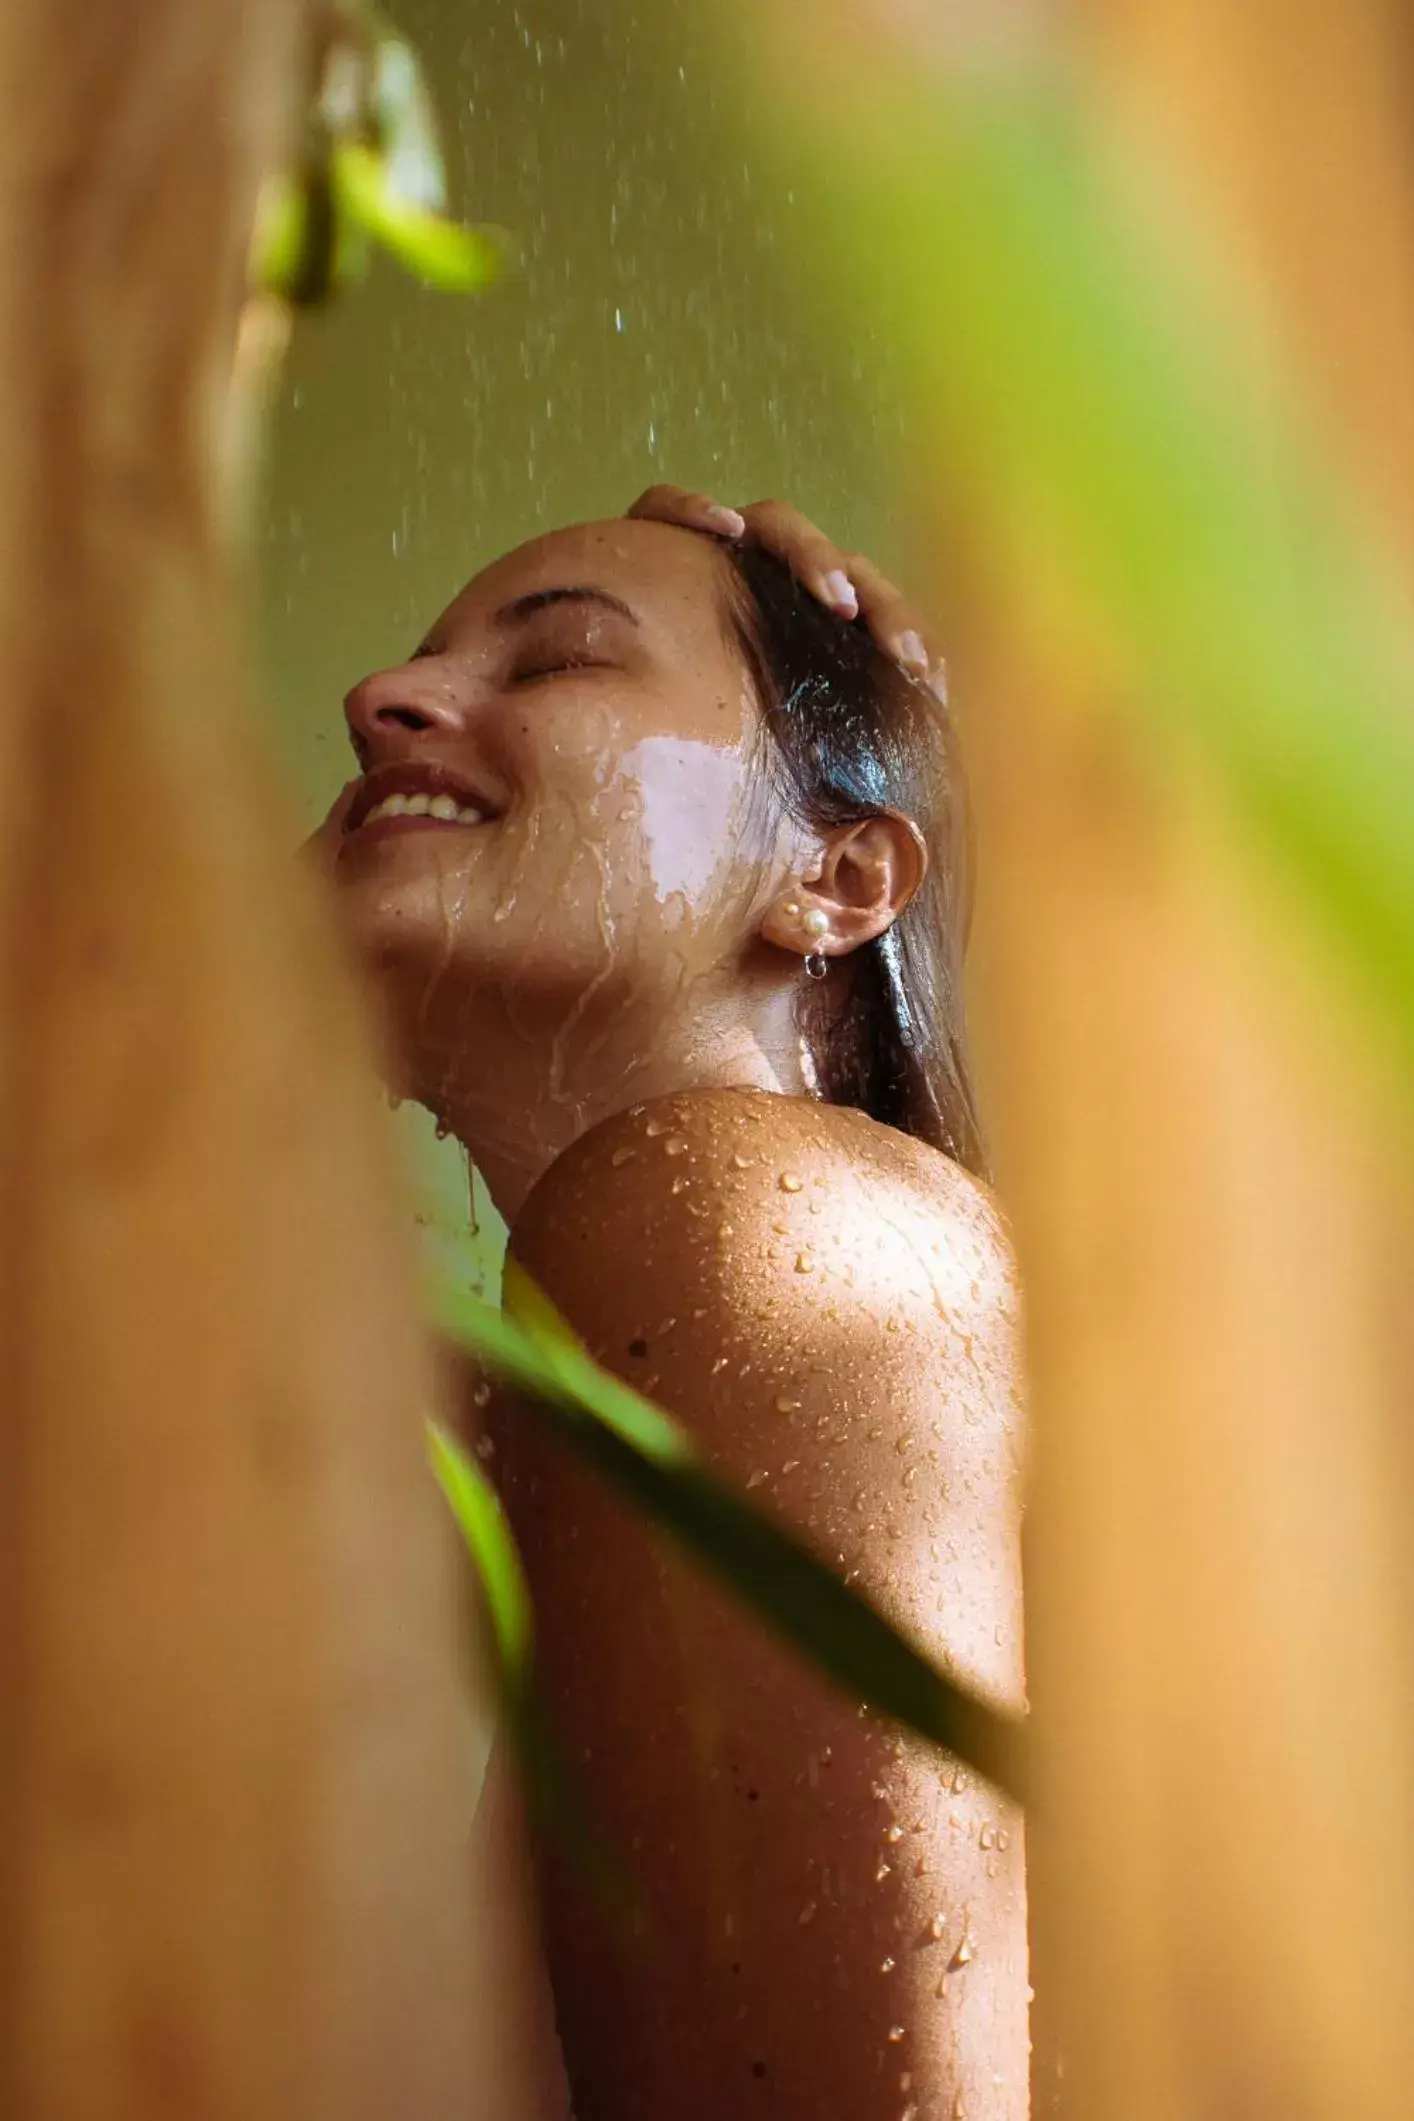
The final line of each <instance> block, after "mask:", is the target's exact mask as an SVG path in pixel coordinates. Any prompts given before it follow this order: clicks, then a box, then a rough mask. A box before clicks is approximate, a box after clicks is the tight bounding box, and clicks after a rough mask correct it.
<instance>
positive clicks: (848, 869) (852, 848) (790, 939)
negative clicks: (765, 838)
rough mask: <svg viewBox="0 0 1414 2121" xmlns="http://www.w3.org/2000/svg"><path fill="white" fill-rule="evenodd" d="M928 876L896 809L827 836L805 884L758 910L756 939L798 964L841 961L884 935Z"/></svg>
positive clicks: (916, 837)
mask: <svg viewBox="0 0 1414 2121" xmlns="http://www.w3.org/2000/svg"><path fill="white" fill-rule="evenodd" d="M927 873H928V849H927V846H926V844H925V842H924V839H923V835H922V833H921V832H920V831H919V829H918V827H917V826H916V825H915V824H914V822H913V820H912V818H907V817H904V816H903V815H902V813H901V812H900V811H897V810H885V811H881V812H880V813H879V815H878V816H876V817H866V818H859V819H856V821H855V822H854V823H853V824H851V825H838V826H836V828H835V829H834V831H833V832H830V833H827V834H826V836H825V839H824V841H823V843H822V845H821V849H820V855H819V860H818V864H817V866H816V867H815V868H813V869H812V871H811V873H810V876H809V878H808V879H802V881H801V882H800V883H797V884H788V885H786V886H785V887H784V888H783V889H782V890H781V891H780V892H778V894H777V895H776V897H775V898H774V899H773V900H772V901H771V904H770V905H769V906H768V907H767V909H766V914H765V918H764V919H763V920H762V923H761V934H762V936H763V937H764V939H765V940H766V941H767V942H768V943H774V944H775V945H776V946H777V948H778V949H781V950H794V951H796V952H798V953H799V954H800V955H801V956H802V957H803V956H807V955H808V954H809V953H810V952H811V951H813V950H818V951H819V952H820V955H821V956H822V957H844V956H846V955H847V954H848V953H849V952H850V951H851V950H858V949H859V947H860V945H861V944H862V943H871V942H873V940H874V938H875V936H876V935H882V934H883V933H884V930H885V929H886V928H891V927H892V926H893V924H894V922H895V921H896V920H897V919H898V917H899V915H900V914H901V913H902V912H903V909H904V907H905V906H906V905H907V904H908V902H909V900H910V899H911V898H912V897H913V896H914V893H915V892H916V891H917V889H918V887H919V885H920V884H921V883H922V881H923V879H924V877H925V876H926V875H927Z"/></svg>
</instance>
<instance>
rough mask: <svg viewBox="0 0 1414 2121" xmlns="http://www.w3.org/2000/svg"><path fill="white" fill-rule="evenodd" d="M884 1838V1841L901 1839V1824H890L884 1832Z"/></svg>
mask: <svg viewBox="0 0 1414 2121" xmlns="http://www.w3.org/2000/svg"><path fill="white" fill-rule="evenodd" d="M884 1839H885V1841H902V1839H903V1828H902V1827H901V1826H891V1827H890V1828H889V1830H888V1832H887V1833H886V1834H885V1836H884Z"/></svg>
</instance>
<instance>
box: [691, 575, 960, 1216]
mask: <svg viewBox="0 0 1414 2121" xmlns="http://www.w3.org/2000/svg"><path fill="white" fill-rule="evenodd" d="M723 549H724V551H725V552H726V554H727V557H728V559H729V561H730V564H731V569H732V573H731V576H730V578H729V589H728V618H729V623H730V625H731V628H732V631H733V633H734V635H735V637H736V639H737V641H738V643H739V645H740V648H741V652H742V655H743V656H744V658H745V660H746V664H747V668H748V670H749V671H750V673H751V676H752V678H753V680H754V682H755V685H756V689H757V692H758V694H759V697H760V701H761V710H762V717H763V725H764V737H765V763H766V770H767V772H768V773H769V775H770V777H771V781H772V784H773V786H774V789H775V791H776V793H777V795H778V797H779V799H780V800H781V802H782V803H783V804H784V805H785V807H786V809H787V810H788V812H789V813H790V814H791V815H792V816H793V817H795V818H796V819H798V820H799V822H800V823H801V824H803V825H805V826H807V827H809V828H811V829H813V830H815V831H819V832H828V831H830V830H832V829H833V828H834V827H836V826H839V825H843V824H850V823H853V822H855V821H856V820H858V819H860V818H866V817H877V816H878V815H879V814H880V813H881V812H883V811H887V810H895V811H900V812H901V813H902V814H903V815H904V816H905V817H908V818H911V819H912V820H913V822H914V824H916V825H917V826H918V828H919V830H920V831H921V833H922V834H923V838H924V840H925V842H926V844H927V848H928V856H929V860H928V873H927V875H926V876H925V878H924V880H923V883H922V885H921V886H920V888H919V890H918V892H917V894H916V896H915V897H914V898H913V900H912V901H911V903H910V904H909V905H908V906H907V907H906V908H905V910H904V911H903V913H901V914H900V916H899V918H898V919H897V920H896V921H895V922H894V924H893V926H892V927H891V928H890V929H889V930H888V931H887V932H886V933H885V934H883V935H881V936H878V937H877V938H876V939H875V940H874V941H873V942H870V943H865V944H864V945H862V946H861V947H860V948H859V949H858V950H856V951H853V952H851V953H850V955H849V956H848V957H846V958H843V959H838V960H836V964H837V965H838V966H839V967H840V968H841V969H840V970H838V971H836V972H834V973H833V974H832V976H831V977H830V978H829V979H825V980H820V981H819V982H814V981H808V980H803V981H802V982H801V988H800V1002H799V1009H800V1025H801V1032H802V1035H803V1036H804V1038H805V1040H806V1043H807V1046H808V1048H809V1051H810V1054H811V1058H812V1060H813V1062H814V1065H815V1071H816V1074H817V1076H818V1078H819V1085H820V1090H821V1093H822V1095H823V1096H825V1097H826V1098H828V1099H829V1101H830V1102H831V1103H832V1104H837V1105H854V1106H857V1107H858V1108H859V1110H861V1111H863V1112H867V1113H869V1114H870V1116H871V1117H872V1118H874V1119H877V1120H881V1121H882V1122H883V1123H884V1124H885V1125H886V1126H890V1127H897V1128H899V1129H900V1131H901V1132H903V1133H904V1134H913V1135H916V1136H917V1137H918V1138H919V1139H920V1140H921V1141H926V1142H931V1143H932V1145H933V1146H934V1148H937V1149H941V1150H943V1151H944V1152H945V1154H947V1155H948V1156H950V1157H952V1158H953V1159H954V1160H955V1161H956V1162H957V1163H959V1164H961V1165H962V1166H963V1168H964V1169H965V1170H968V1171H971V1172H973V1173H974V1174H976V1175H977V1176H978V1177H985V1176H986V1161H987V1160H986V1152H985V1149H984V1147H983V1142H982V1134H981V1128H980V1125H979V1123H978V1117H977V1105H976V1098H975V1094H974V1090H973V1084H972V1070H971V1065H970V1062H969V1059H968V1051H967V1033H966V1024H965V1021H964V1005H963V991H962V960H963V953H964V949H965V947H966V940H967V926H968V917H969V913H970V904H971V895H970V870H971V860H970V849H971V834H970V823H969V818H968V813H967V800H966V794H965V790H964V787H963V781H962V774H961V768H960V763H959V757H958V746H957V737H956V732H955V730H954V728H953V725H952V720H951V717H950V715H949V714H948V712H947V709H946V708H945V707H944V706H943V705H942V703H941V702H940V701H939V699H938V698H937V697H936V695H935V694H934V693H933V692H932V691H931V690H930V689H929V688H928V687H927V686H926V685H923V684H920V683H918V682H916V681H915V680H914V679H912V678H910V677H908V676H907V675H906V674H905V673H904V672H903V671H902V670H901V669H900V668H899V667H898V666H897V665H896V664H895V663H894V662H892V661H891V660H890V658H889V657H888V656H886V655H885V654H884V653H883V652H882V651H881V650H880V649H879V648H877V647H876V646H875V645H874V642H873V640H872V639H871V637H870V635H869V633H868V631H867V629H866V628H865V626H864V624H863V622H862V621H856V622H855V623H854V624H853V625H850V624H848V623H847V622H845V621H844V620H842V619H839V618H836V617H835V616H834V615H833V614H832V613H831V612H829V611H827V610H826V609H825V608H824V606H823V605H822V604H820V603H819V602H818V601H817V599H816V598H815V597H813V596H812V595H811V594H810V592H809V591H808V590H805V589H803V588H801V586H800V585H799V583H797V582H796V581H795V579H794V577H793V576H792V575H791V573H790V571H789V569H788V568H786V567H785V566H783V565H782V563H781V562H780V561H779V560H776V559H774V558H773V557H772V556H771V555H770V554H769V553H766V552H763V551H761V550H760V549H759V548H758V547H753V546H733V545H728V546H725V547H724V548H723Z"/></svg>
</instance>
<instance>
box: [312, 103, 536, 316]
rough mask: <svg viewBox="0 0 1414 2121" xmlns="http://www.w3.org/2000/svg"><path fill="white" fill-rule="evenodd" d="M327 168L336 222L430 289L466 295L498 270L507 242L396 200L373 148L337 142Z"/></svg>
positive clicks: (498, 235)
mask: <svg viewBox="0 0 1414 2121" xmlns="http://www.w3.org/2000/svg"><path fill="white" fill-rule="evenodd" d="M329 166H330V177H331V182H332V185H333V190H334V197H335V201H336V203H337V206H338V210H339V213H340V215H341V217H342V216H347V217H348V218H349V219H350V220H351V221H352V222H353V223H354V224H355V225H356V226H358V227H360V228H362V229H364V230H366V231H367V233H368V235H370V236H371V237H372V238H373V240H374V242H375V243H377V244H378V245H379V246H380V247H381V248H382V249H383V250H386V251H388V252H389V253H390V254H391V255H392V256H393V257H395V258H396V259H397V260H398V262H399V264H400V265H404V266H406V267H407V269H408V271H409V272H411V273H414V274H415V275H416V276H417V278H418V279H420V280H422V281H424V282H425V283H426V284H427V285H428V286H429V287H437V288H441V289H443V290H444V291H449V292H452V293H471V292H473V291H474V290H475V289H477V288H481V287H486V286H489V285H490V283H491V281H493V280H494V279H495V278H496V277H497V275H498V274H499V272H500V271H501V269H502V266H503V263H504V258H505V252H506V239H505V238H504V236H503V235H502V234H501V232H500V231H497V230H491V229H486V228H467V227H464V226H462V224H461V223H460V222H456V221H447V220H444V219H443V218H442V217H441V216H440V215H439V214H434V213H429V212H428V211H427V209H426V208H425V207H422V206H418V205H416V204H414V203H413V202H412V201H411V200H408V199H406V198H402V197H400V196H399V195H398V194H397V192H396V191H395V190H394V189H393V187H392V185H391V183H390V181H389V173H388V168H387V165H386V163H385V162H384V160H383V158H382V157H381V156H380V155H379V154H378V153H376V152H375V150H374V149H372V148H370V147H364V146H363V145H361V144H360V143H359V142H357V141H353V140H339V141H336V142H335V143H334V145H333V147H332V149H331V150H330V158H329Z"/></svg>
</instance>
